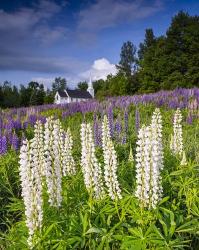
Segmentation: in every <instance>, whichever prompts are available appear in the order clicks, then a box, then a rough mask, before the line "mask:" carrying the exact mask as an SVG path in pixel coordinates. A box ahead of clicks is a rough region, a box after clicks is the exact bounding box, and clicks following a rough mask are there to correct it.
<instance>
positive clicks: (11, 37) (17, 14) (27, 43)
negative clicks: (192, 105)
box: [0, 0, 67, 72]
mask: <svg viewBox="0 0 199 250" xmlns="http://www.w3.org/2000/svg"><path fill="white" fill-rule="evenodd" d="M63 6H64V2H63V4H62V5H58V4H57V3H56V2H54V1H47V0H41V1H39V4H37V5H33V6H32V7H31V8H24V7H22V8H20V9H18V10H16V11H14V12H6V11H4V10H2V9H0V34H1V38H0V58H1V60H0V69H1V70H30V71H39V72H41V71H44V72H48V71H50V72H56V71H58V72H60V71H63V70H64V65H62V63H59V62H56V61H52V60H50V59H43V58H42V56H41V54H42V49H43V48H42V44H44V45H46V44H48V45H50V44H53V43H54V42H57V41H59V40H60V39H61V40H64V39H66V36H67V29H66V28H64V27H62V26H53V25H49V22H50V21H51V20H52V19H53V18H54V17H55V16H56V14H58V13H60V12H61V10H62V7H63Z"/></svg>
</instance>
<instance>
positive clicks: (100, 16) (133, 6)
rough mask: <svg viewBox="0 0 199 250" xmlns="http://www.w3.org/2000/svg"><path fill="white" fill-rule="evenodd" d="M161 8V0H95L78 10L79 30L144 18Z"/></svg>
mask: <svg viewBox="0 0 199 250" xmlns="http://www.w3.org/2000/svg"><path fill="white" fill-rule="evenodd" d="M162 8H163V1H162V0H154V1H144V0H135V1H128V0H97V1H96V2H94V3H92V4H91V5H90V6H88V8H86V9H83V10H81V11H80V12H79V30H81V29H85V30H92V31H98V30H101V29H104V28H109V27H113V26H115V25H116V24H118V23H121V22H129V21H132V20H136V19H140V18H146V17H148V16H151V15H153V14H154V13H156V12H158V11H160V10H161V9H162Z"/></svg>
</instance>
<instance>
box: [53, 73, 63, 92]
mask: <svg viewBox="0 0 199 250" xmlns="http://www.w3.org/2000/svg"><path fill="white" fill-rule="evenodd" d="M66 86H67V81H66V79H65V78H61V77H56V78H55V80H54V82H53V83H52V92H53V93H54V94H55V93H56V92H57V91H58V90H64V89H66Z"/></svg>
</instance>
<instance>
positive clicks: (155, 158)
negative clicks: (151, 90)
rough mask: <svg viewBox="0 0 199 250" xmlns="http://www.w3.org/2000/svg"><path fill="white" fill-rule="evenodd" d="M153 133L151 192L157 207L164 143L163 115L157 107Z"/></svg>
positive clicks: (160, 186)
mask: <svg viewBox="0 0 199 250" xmlns="http://www.w3.org/2000/svg"><path fill="white" fill-rule="evenodd" d="M151 133H152V139H151V144H152V152H151V158H152V172H151V177H152V194H151V202H152V207H155V206H156V204H157V202H158V200H159V199H160V198H161V196H162V185H160V183H161V176H160V170H162V169H163V143H162V116H161V114H160V110H159V109H158V108H157V109H155V111H154V113H153V115H152V121H151Z"/></svg>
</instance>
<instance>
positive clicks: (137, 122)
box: [135, 108, 140, 133]
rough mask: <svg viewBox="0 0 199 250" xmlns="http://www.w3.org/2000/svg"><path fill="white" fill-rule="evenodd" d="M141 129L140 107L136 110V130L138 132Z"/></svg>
mask: <svg viewBox="0 0 199 250" xmlns="http://www.w3.org/2000/svg"><path fill="white" fill-rule="evenodd" d="M139 129H140V112H139V110H138V108H136V110H135V131H136V132H137V133H138V131H139Z"/></svg>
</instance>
